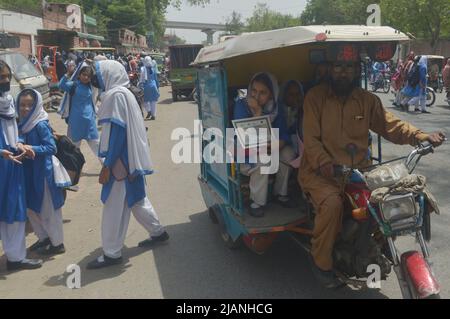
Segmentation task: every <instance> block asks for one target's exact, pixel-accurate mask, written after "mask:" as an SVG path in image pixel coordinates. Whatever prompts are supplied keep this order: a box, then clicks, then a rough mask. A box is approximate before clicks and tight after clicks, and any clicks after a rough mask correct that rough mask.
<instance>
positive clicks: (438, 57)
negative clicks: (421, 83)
mask: <svg viewBox="0 0 450 319" xmlns="http://www.w3.org/2000/svg"><path fill="white" fill-rule="evenodd" d="M422 56H426V57H427V58H428V59H429V60H430V59H436V60H444V59H445V57H443V56H442V55H428V54H424V55H422Z"/></svg>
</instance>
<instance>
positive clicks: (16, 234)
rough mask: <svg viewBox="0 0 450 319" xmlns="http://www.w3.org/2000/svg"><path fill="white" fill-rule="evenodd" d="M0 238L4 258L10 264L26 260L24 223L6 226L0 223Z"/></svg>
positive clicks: (6, 224)
mask: <svg viewBox="0 0 450 319" xmlns="http://www.w3.org/2000/svg"><path fill="white" fill-rule="evenodd" d="M0 238H1V240H2V244H3V250H4V251H5V255H6V258H7V259H8V261H10V262H18V261H22V260H24V259H25V258H26V255H27V248H26V245H25V223H24V222H15V223H13V224H8V223H5V222H0Z"/></svg>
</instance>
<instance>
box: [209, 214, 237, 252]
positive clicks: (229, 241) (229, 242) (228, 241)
mask: <svg viewBox="0 0 450 319" xmlns="http://www.w3.org/2000/svg"><path fill="white" fill-rule="evenodd" d="M219 210H220V208H217V207H210V208H209V211H210V212H211V213H210V214H212V215H214V218H215V219H216V220H217V224H218V226H219V233H220V237H221V238H222V240H223V241H224V243H225V246H226V247H227V248H229V249H231V250H234V249H238V248H240V247H241V246H242V237H241V236H239V237H238V238H237V239H236V240H233V238H232V237H231V236H230V234H229V233H228V231H227V226H226V225H225V221H224V219H223V216H222V214H221V212H220V211H219ZM213 222H214V221H213Z"/></svg>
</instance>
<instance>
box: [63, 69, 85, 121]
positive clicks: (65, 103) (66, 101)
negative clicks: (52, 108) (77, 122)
mask: <svg viewBox="0 0 450 319" xmlns="http://www.w3.org/2000/svg"><path fill="white" fill-rule="evenodd" d="M85 66H88V64H87V63H86V62H83V63H80V64H79V65H78V67H77V68H76V69H75V72H73V74H72V76H71V77H70V81H75V80H76V79H77V78H78V75H79V74H80V70H81V69H82V68H84V67H85ZM69 113H70V93H69V92H65V93H64V96H63V99H62V100H61V104H60V105H59V109H58V114H59V115H61V118H63V119H66V118H68V117H69Z"/></svg>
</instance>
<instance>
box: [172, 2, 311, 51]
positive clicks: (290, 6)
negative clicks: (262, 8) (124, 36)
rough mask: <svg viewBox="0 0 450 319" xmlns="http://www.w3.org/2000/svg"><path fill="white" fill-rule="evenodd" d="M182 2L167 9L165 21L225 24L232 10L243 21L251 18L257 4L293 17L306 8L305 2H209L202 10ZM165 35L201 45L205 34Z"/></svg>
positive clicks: (184, 31) (191, 31)
mask: <svg viewBox="0 0 450 319" xmlns="http://www.w3.org/2000/svg"><path fill="white" fill-rule="evenodd" d="M182 2H183V4H182V6H181V7H180V9H177V8H174V7H171V6H170V7H168V8H167V14H166V20H169V21H180V22H205V23H220V24H225V22H226V20H227V18H228V17H229V16H231V13H232V12H233V10H235V11H237V12H239V13H240V14H242V17H243V20H245V19H246V18H249V17H251V16H252V14H253V9H254V7H255V5H256V4H257V3H258V2H260V3H267V4H268V6H269V8H270V9H272V10H274V11H277V12H280V13H283V14H291V15H293V16H298V15H299V14H300V13H301V12H302V11H303V10H304V8H305V6H306V0H211V2H210V4H209V5H206V6H205V7H204V8H202V7H201V6H200V7H197V6H190V5H187V1H186V0H183V1H182ZM219 33H220V31H219V32H216V33H215V35H214V41H217V38H218V34H219ZM166 34H176V35H177V36H179V37H180V38H183V39H185V40H186V41H187V43H202V41H205V40H206V34H204V33H202V32H201V31H200V30H176V29H166Z"/></svg>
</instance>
